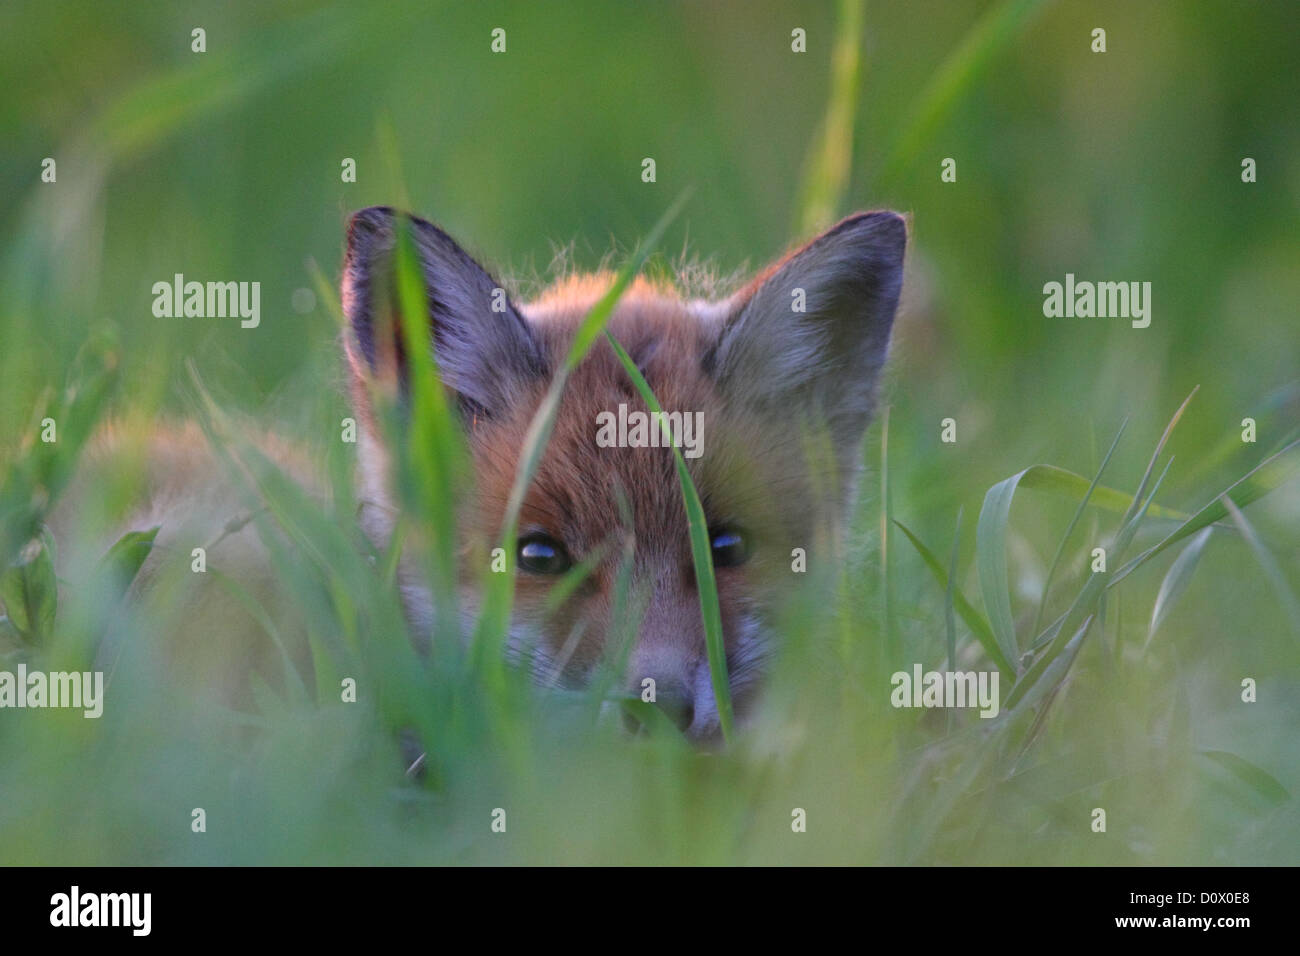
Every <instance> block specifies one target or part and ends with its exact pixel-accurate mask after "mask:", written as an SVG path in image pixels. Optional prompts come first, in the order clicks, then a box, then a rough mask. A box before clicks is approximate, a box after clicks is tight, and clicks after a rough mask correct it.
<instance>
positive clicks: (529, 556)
mask: <svg viewBox="0 0 1300 956" xmlns="http://www.w3.org/2000/svg"><path fill="white" fill-rule="evenodd" d="M572 564H573V562H572V561H570V560H569V552H567V551H565V550H564V545H562V544H560V542H558V541H556V540H555V539H554V538H552V537H551V536H550V535H548V534H541V533H540V532H539V533H536V534H530V535H528V536H527V537H524V538H520V539H519V566H520V567H521V568H523V569H524V570H525V571H531V572H532V573H533V574H563V573H564V572H565V571H567V570H569V567H570V566H571V565H572Z"/></svg>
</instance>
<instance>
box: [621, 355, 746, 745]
mask: <svg viewBox="0 0 1300 956" xmlns="http://www.w3.org/2000/svg"><path fill="white" fill-rule="evenodd" d="M605 338H606V339H607V340H608V341H609V344H610V345H611V346H613V349H614V354H615V355H617V356H618V359H619V361H620V362H622V363H623V368H624V369H625V370H626V371H627V374H628V376H629V377H630V378H631V379H632V383H633V384H634V385H635V386H636V390H637V392H639V393H640V395H641V400H642V401H643V402H645V403H646V405H647V406H648V407H649V409H650V411H651V413H652V415H654V416H658V417H657V421H658V422H659V424H660V426H661V427H662V428H663V430H664V434H665V436H666V437H667V439H668V446H669V447H670V448H671V449H672V452H673V461H674V463H675V464H676V466H677V480H678V482H679V483H680V484H681V488H682V503H683V504H684V506H685V508H686V521H687V524H688V526H689V529H690V535H691V559H692V561H693V563H694V564H695V585H696V590H697V591H698V592H699V595H700V614H701V615H702V616H703V618H704V644H705V648H706V650H707V652H708V657H709V676H710V677H711V678H712V682H713V696H714V699H715V700H716V701H717V705H718V723H719V724H720V725H721V727H722V737H723V739H724V740H726V741H728V742H730V741H731V735H732V731H731V728H732V720H733V718H732V713H731V681H730V680H729V678H728V677H727V654H726V649H725V646H724V644H723V638H722V606H721V604H720V603H719V602H718V582H717V579H716V578H715V576H714V573H713V548H712V545H711V543H710V541H709V525H708V520H707V518H706V517H705V515H704V504H703V503H702V502H701V501H700V494H699V491H698V490H697V489H696V487H695V482H694V481H692V480H691V474H690V472H689V471H687V469H686V459H685V458H683V457H682V451H681V449H680V448H678V447H677V445H676V444H674V443H673V440H672V430H671V429H670V428H669V426H668V422H667V419H666V418H665V417H663V415H662V412H663V408H662V407H661V406H660V404H659V400H658V399H657V398H655V394H654V392H653V391H651V389H650V385H649V383H648V382H646V380H645V377H644V376H643V375H642V374H641V370H640V369H638V368H637V367H636V362H634V361H632V357H631V356H630V355H628V354H627V352H625V351H624V350H623V346H621V345H619V344H618V341H617V340H616V339H615V338H614V336H613V335H611V334H610V333H609V331H608V330H606V332H605Z"/></svg>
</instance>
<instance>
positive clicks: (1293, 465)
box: [1109, 439, 1300, 587]
mask: <svg viewBox="0 0 1300 956" xmlns="http://www.w3.org/2000/svg"><path fill="white" fill-rule="evenodd" d="M1298 449H1300V439H1297V440H1296V441H1293V442H1291V444H1289V445H1287V446H1286V447H1284V448H1282V449H1280V450H1278V451H1277V452H1275V453H1274V454H1272V455H1269V456H1268V457H1267V458H1265V459H1264V460H1263V461H1262V462H1260V463H1259V464H1258V465H1256V466H1255V467H1254V468H1252V469H1251V470H1250V471H1248V472H1246V474H1244V475H1242V477H1240V478H1238V479H1237V480H1236V481H1234V482H1233V483H1232V484H1231V485H1229V486H1228V487H1227V488H1226V489H1225V490H1223V491H1222V492H1220V493H1219V494H1217V495H1215V496H1214V498H1213V500H1211V501H1210V502H1209V503H1208V504H1207V505H1205V507H1203V508H1201V510H1199V511H1197V512H1196V513H1195V514H1193V515H1192V516H1191V517H1190V518H1188V519H1187V520H1186V521H1185V522H1183V524H1182V525H1180V526H1179V527H1178V528H1176V529H1175V530H1174V531H1173V532H1172V533H1170V534H1169V535H1168V537H1166V538H1164V539H1163V540H1161V541H1160V542H1159V543H1158V544H1156V545H1154V546H1152V547H1150V548H1148V549H1147V550H1146V551H1143V552H1142V553H1141V554H1139V555H1138V556H1137V557H1135V558H1134V559H1133V560H1131V561H1129V562H1128V563H1127V564H1125V565H1124V566H1123V567H1122V568H1120V569H1119V570H1118V571H1116V572H1115V574H1114V575H1113V576H1112V577H1111V582H1110V585H1109V586H1110V587H1114V586H1115V585H1116V584H1118V583H1119V582H1120V581H1122V580H1124V578H1126V577H1128V576H1129V575H1130V574H1132V573H1133V572H1134V571H1136V570H1137V569H1138V568H1140V567H1141V566H1142V565H1144V564H1146V562H1148V561H1150V560H1151V559H1152V558H1154V557H1155V556H1156V555H1158V554H1160V552H1162V551H1164V550H1165V549H1166V548H1168V547H1170V546H1171V545H1174V544H1177V543H1178V542H1179V541H1181V540H1183V538H1186V537H1187V536H1188V535H1193V534H1196V532H1198V531H1200V530H1201V529H1202V528H1205V527H1208V526H1209V525H1212V524H1214V523H1215V522H1217V521H1219V520H1220V519H1222V518H1224V517H1227V515H1228V509H1227V508H1226V507H1224V504H1223V500H1222V499H1223V498H1225V497H1228V498H1231V499H1232V502H1233V504H1235V505H1236V506H1237V507H1238V508H1244V507H1245V506H1246V505H1248V504H1250V503H1251V502H1252V501H1257V500H1259V499H1260V498H1262V497H1264V495H1266V494H1268V493H1269V492H1270V491H1272V490H1273V489H1275V488H1277V487H1278V486H1279V485H1282V484H1284V483H1285V482H1286V481H1288V480H1289V479H1290V478H1291V477H1292V476H1293V475H1294V474H1295V473H1296V472H1297V471H1300V455H1296V454H1292V453H1293V452H1295V451H1297V450H1298Z"/></svg>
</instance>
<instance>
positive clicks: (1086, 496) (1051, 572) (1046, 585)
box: [1029, 418, 1128, 634]
mask: <svg viewBox="0 0 1300 956" xmlns="http://www.w3.org/2000/svg"><path fill="white" fill-rule="evenodd" d="M1127 427H1128V419H1127V418H1126V419H1124V421H1123V422H1121V423H1120V426H1119V431H1117V432H1116V433H1115V438H1114V440H1113V441H1112V442H1111V443H1110V448H1109V449H1108V450H1107V451H1106V454H1105V456H1104V457H1103V458H1102V460H1101V465H1100V466H1099V467H1098V468H1097V473H1096V474H1095V475H1093V476H1092V483H1091V484H1089V485H1088V490H1087V491H1085V492H1084V493H1083V498H1082V499H1080V501H1079V507H1078V508H1076V509H1075V511H1074V517H1073V518H1071V519H1070V523H1069V525H1067V526H1066V529H1065V534H1063V535H1061V543H1060V544H1058V545H1057V546H1056V554H1054V555H1053V556H1052V563H1051V564H1050V565H1048V567H1047V577H1046V579H1045V580H1044V581H1043V596H1042V599H1041V600H1039V602H1038V613H1037V614H1035V615H1034V626H1033V627H1032V628H1030V630H1029V633H1030V634H1037V633H1038V626H1039V625H1040V624H1041V623H1042V621H1043V611H1044V609H1045V608H1046V607H1047V599H1048V597H1049V596H1050V594H1051V590H1052V580H1053V578H1055V577H1056V569H1057V568H1058V567H1059V566H1060V564H1061V557H1062V555H1064V554H1065V546H1066V545H1067V544H1068V543H1069V541H1070V536H1071V535H1072V534H1074V529H1075V527H1076V526H1077V525H1078V524H1079V519H1080V518H1082V517H1083V512H1084V510H1085V509H1086V508H1087V507H1088V502H1089V501H1091V500H1092V495H1093V492H1095V491H1096V490H1097V484H1098V482H1100V481H1101V476H1102V474H1103V473H1104V472H1105V471H1106V466H1107V465H1108V464H1109V463H1110V458H1111V455H1113V454H1115V449H1116V448H1117V447H1118V446H1119V440H1120V438H1122V437H1123V435H1124V429H1125V428H1127Z"/></svg>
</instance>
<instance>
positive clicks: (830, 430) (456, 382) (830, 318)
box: [342, 208, 907, 739]
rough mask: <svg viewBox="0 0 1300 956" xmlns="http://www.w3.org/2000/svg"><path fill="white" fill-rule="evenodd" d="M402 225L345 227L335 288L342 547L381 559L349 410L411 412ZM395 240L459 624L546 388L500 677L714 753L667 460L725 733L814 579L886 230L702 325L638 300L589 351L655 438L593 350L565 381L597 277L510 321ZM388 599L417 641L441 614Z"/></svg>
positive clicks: (568, 286)
mask: <svg viewBox="0 0 1300 956" xmlns="http://www.w3.org/2000/svg"><path fill="white" fill-rule="evenodd" d="M400 225H401V223H400V221H399V219H398V214H396V213H394V212H393V211H392V210H389V209H382V208H376V209H368V210H364V211H362V212H360V213H358V214H357V215H356V216H354V217H353V219H352V221H351V223H350V226H349V230H348V249H347V255H346V259H345V263H344V270H343V295H342V301H343V307H344V311H345V313H346V315H347V319H348V326H347V330H346V333H345V340H344V343H345V351H346V355H347V358H348V362H349V365H350V368H351V375H352V394H353V401H354V405H355V407H356V409H357V412H358V415H357V419H358V423H359V425H360V428H361V431H362V432H363V437H362V440H361V441H360V442H359V444H358V448H359V450H360V452H359V453H360V459H361V460H360V462H359V471H360V479H361V480H360V487H361V491H362V495H363V499H364V500H363V506H364V505H369V506H371V513H372V514H373V517H372V518H371V519H370V520H369V521H368V522H366V521H363V523H365V524H366V528H367V533H368V534H370V536H371V537H372V538H373V539H374V540H375V542H376V544H377V545H378V546H380V547H386V546H387V545H388V541H389V538H390V537H391V535H392V533H393V528H394V524H395V520H396V519H395V515H396V514H397V512H398V510H399V509H398V507H397V506H396V505H395V504H394V502H395V500H396V496H395V495H394V493H393V489H394V480H393V475H392V474H390V470H391V469H390V463H391V461H392V459H393V456H392V455H391V454H389V452H388V450H387V449H386V447H385V440H386V436H387V432H386V431H385V430H384V429H381V428H380V427H379V426H378V424H377V422H376V419H375V414H374V411H373V409H372V408H371V404H370V396H371V394H372V390H373V389H374V387H375V386H376V385H378V386H380V387H381V388H382V389H383V390H384V392H385V393H386V394H395V395H399V396H401V400H402V401H406V402H409V401H411V397H410V389H408V388H406V387H405V386H406V374H407V370H406V362H405V352H404V342H403V340H402V339H401V338H400V337H399V333H398V331H397V330H398V328H399V326H400V322H398V321H396V320H395V315H394V303H395V302H396V301H397V297H396V296H395V295H394V294H393V288H394V284H395V283H394V269H393V261H392V260H393V251H394V247H395V245H396V239H395V236H396V231H397V229H398V228H399V226H400ZM409 226H410V230H411V235H412V238H413V239H414V246H415V251H416V254H417V256H418V260H419V263H420V266H421V268H422V270H423V274H424V281H425V286H426V289H425V291H426V293H427V296H426V298H427V302H428V305H429V315H428V316H427V321H428V323H429V327H430V331H431V341H432V346H433V349H434V352H435V355H436V359H437V367H438V371H439V374H440V376H441V379H442V383H443V385H444V386H445V389H446V392H447V395H448V397H449V399H450V400H451V403H452V405H453V407H454V408H455V409H456V410H457V412H458V414H459V417H460V421H461V425H462V427H463V429H464V436H465V439H466V445H467V449H468V453H469V458H470V463H471V466H472V471H473V474H472V479H471V481H470V482H469V487H468V489H467V493H466V495H465V497H464V500H463V501H461V502H460V503H459V507H460V510H461V513H460V514H459V515H458V533H459V534H460V535H461V536H462V541H461V542H460V549H459V551H460V554H461V555H462V556H463V557H464V558H465V564H464V566H463V567H462V568H461V585H462V588H463V589H464V591H465V592H466V593H467V594H468V595H470V597H469V600H468V604H469V605H470V610H471V611H472V610H473V605H474V604H475V601H474V598H473V594H474V592H475V589H476V588H477V587H479V586H481V582H482V580H483V572H484V568H483V567H476V566H473V565H474V564H475V562H476V561H477V560H478V559H477V558H475V557H473V556H475V555H485V554H487V553H488V551H489V550H490V547H491V544H492V543H494V542H495V541H497V539H498V536H499V535H500V533H501V529H502V528H503V527H505V523H506V505H507V501H508V500H509V499H510V497H511V493H512V488H513V484H514V481H515V477H516V475H517V473H518V471H519V467H520V460H519V459H520V454H521V450H522V449H523V448H525V447H526V445H527V442H528V436H529V434H530V428H531V427H532V424H533V422H534V419H535V418H536V416H537V414H538V411H539V409H540V408H541V407H542V403H543V401H544V400H545V398H546V395H547V392H548V389H549V388H550V386H551V382H552V380H553V377H554V376H555V375H556V374H557V372H558V371H559V370H561V369H564V370H565V371H564V374H565V375H566V376H567V378H566V379H565V380H564V381H565V387H564V390H563V392H562V394H561V398H560V403H559V406H558V411H557V412H556V414H555V418H554V422H553V427H552V429H551V433H550V435H549V438H548V441H547V443H546V445H545V447H544V450H543V452H542V454H541V457H540V458H539V459H538V461H537V463H536V467H535V470H534V471H533V477H532V480H531V482H530V484H529V487H528V489H527V491H526V493H525V496H524V498H523V501H522V504H521V506H520V508H519V512H518V528H519V536H518V538H517V540H516V541H515V542H514V547H515V549H516V553H515V555H514V557H515V562H514V563H515V567H516V569H517V570H516V572H515V580H514V588H515V596H514V601H513V604H512V609H513V610H512V614H513V617H512V620H511V623H510V633H509V640H508V643H507V652H508V654H509V656H510V658H511V659H512V660H513V661H515V662H516V663H518V664H520V665H521V666H526V667H529V668H530V670H531V673H532V674H533V676H534V677H535V679H537V680H538V681H539V682H540V683H544V684H553V685H567V686H573V685H582V684H586V683H589V682H591V681H593V680H595V679H596V678H597V676H598V675H602V679H603V680H608V681H609V685H610V687H611V689H612V690H615V691H616V692H617V690H618V688H620V687H621V688H622V690H623V691H625V692H626V694H628V695H629V696H631V695H634V696H636V697H638V698H640V699H642V700H645V701H647V702H653V703H655V704H656V705H657V706H658V707H659V708H660V709H661V710H663V711H664V712H665V713H666V714H668V715H669V716H670V718H671V719H672V720H673V721H674V722H675V723H676V724H677V725H678V726H679V727H680V728H681V729H682V730H683V731H685V732H686V733H687V734H688V735H689V736H691V737H693V738H696V739H704V738H708V737H710V736H712V735H714V734H715V733H716V732H717V731H718V727H719V719H720V718H719V703H718V699H717V695H716V693H715V682H716V681H721V680H722V679H723V678H722V675H721V674H720V673H719V674H715V673H714V668H712V667H711V666H710V660H709V654H708V648H707V647H706V643H705V631H704V626H703V621H702V615H701V601H700V590H699V588H700V580H701V579H699V578H697V569H696V560H697V555H696V554H695V553H694V552H693V551H692V545H691V536H690V528H689V525H688V522H687V519H686V513H685V509H684V502H683V491H682V486H681V484H680V483H679V476H678V473H677V470H676V469H677V465H676V458H675V454H676V453H679V452H683V451H685V452H686V453H685V454H683V458H682V461H683V463H684V467H685V468H686V471H687V473H688V475H689V477H690V481H691V483H692V484H693V485H694V487H695V489H696V491H697V492H698V495H699V499H700V503H701V505H702V506H703V509H704V511H705V520H706V522H707V530H708V555H709V563H710V565H711V571H712V581H713V583H711V584H709V589H710V590H714V589H716V594H717V599H718V605H719V609H720V613H721V619H722V631H723V635H722V637H723V640H722V644H723V648H722V650H723V653H722V655H721V657H722V658H724V659H725V670H726V678H725V680H726V685H725V686H726V687H727V690H728V696H729V697H730V698H732V701H733V704H734V706H735V711H736V713H737V715H738V716H741V717H743V716H744V715H745V713H746V712H747V711H748V710H749V709H750V706H751V704H752V701H753V700H754V699H755V697H756V695H757V692H758V690H759V688H760V686H761V677H762V674H763V672H764V670H765V668H766V665H767V663H768V661H769V660H770V658H771V656H772V653H773V646H774V641H773V637H772V629H771V627H770V626H769V624H768V622H770V621H772V620H773V619H774V618H775V616H776V613H777V611H778V610H779V608H780V606H781V604H782V601H783V598H785V597H786V596H788V595H789V594H790V593H791V592H792V591H793V590H794V589H795V588H796V586H797V585H798V584H799V582H800V580H801V577H802V575H803V572H804V570H805V569H806V567H807V566H808V564H809V563H810V562H812V563H816V562H820V563H821V564H822V566H830V565H831V564H833V563H834V560H835V556H834V554H833V548H832V547H831V546H830V545H829V544H828V542H834V541H835V540H837V535H836V533H835V529H836V528H837V527H838V526H840V525H842V524H843V522H844V521H845V519H846V514H847V509H848V508H849V506H850V504H851V502H852V500H853V495H854V489H855V487H856V478H857V473H858V470H859V468H860V465H861V457H862V456H861V443H862V437H863V434H864V432H865V430H866V427H867V425H868V423H869V422H870V420H871V417H872V414H873V411H874V406H875V401H876V383H877V380H878V378H879V373H880V370H881V367H882V366H883V364H884V361H885V357H886V353H887V351H888V346H889V341H890V332H891V328H892V324H893V318H894V313H895V310H896V308H897V304H898V297H899V291H900V287H901V282H902V265H903V255H904V249H905V246H906V238H907V232H906V227H905V225H904V222H903V219H902V217H900V216H898V215H897V214H895V213H890V212H874V213H864V214H859V215H857V216H852V217H849V218H848V219H845V220H844V221H843V222H841V223H839V224H838V225H836V226H835V227H833V228H831V229H830V230H828V231H827V232H825V233H824V234H822V235H821V236H819V237H817V238H816V239H814V240H812V241H811V242H809V243H807V244H806V245H804V246H802V247H800V248H798V249H796V250H795V251H793V252H791V253H790V254H789V255H787V256H785V257H784V258H782V259H780V260H778V261H777V262H775V263H773V264H772V265H771V266H770V267H768V268H767V269H766V270H764V271H763V272H762V273H760V275H759V276H758V277H757V278H755V279H754V280H753V281H752V282H750V283H749V284H748V285H746V286H744V287H742V288H741V289H739V290H738V291H737V292H735V293H734V294H733V295H731V296H730V297H728V298H726V299H723V300H719V301H704V300H701V299H693V298H687V297H685V296H684V295H683V294H681V293H680V292H679V291H678V290H677V289H675V288H674V287H672V286H671V285H669V284H665V283H656V282H651V281H648V280H645V279H637V280H635V281H634V282H633V283H632V284H631V285H630V286H628V287H627V288H626V289H625V290H624V292H623V294H622V296H621V297H620V298H619V299H618V301H617V304H616V306H615V308H614V311H613V313H612V314H611V315H610V317H609V320H608V324H607V326H606V329H607V331H608V332H609V334H610V335H611V336H612V337H613V339H614V340H615V341H616V342H617V343H619V345H620V347H621V348H622V349H623V351H624V352H625V353H626V354H627V355H628V356H630V357H631V359H632V361H633V362H634V363H635V364H636V367H637V370H638V371H639V373H640V375H641V377H643V378H644V379H645V381H646V383H647V384H648V385H649V386H650V388H651V390H652V391H653V392H654V395H655V397H656V398H657V400H658V404H659V406H660V409H661V411H657V412H655V413H654V414H655V415H659V416H662V417H661V418H659V419H655V418H654V417H653V416H652V415H651V413H650V409H648V408H647V407H646V406H645V404H644V402H643V401H642V399H641V396H640V393H639V391H638V390H637V388H636V387H635V386H634V384H633V382H632V381H631V379H630V378H629V373H628V370H627V368H626V367H625V366H624V365H623V363H622V360H621V359H620V357H619V356H618V354H617V353H616V352H615V350H614V347H613V346H612V345H611V344H610V343H609V342H608V341H605V340H604V339H599V340H597V341H596V342H595V343H594V345H592V347H591V348H590V349H589V351H588V352H587V353H586V356H585V358H583V359H582V361H581V362H579V363H578V364H577V365H576V367H572V368H569V367H567V365H566V361H567V356H568V354H569V352H570V350H571V348H572V346H573V343H574V340H575V336H576V335H577V333H578V329H579V326H580V325H581V324H582V321H583V319H584V318H585V317H586V316H587V315H588V313H589V312H590V310H591V309H592V308H593V307H594V306H595V305H596V303H597V302H598V301H600V299H601V298H602V297H603V296H604V295H605V294H606V292H607V291H608V290H609V288H610V286H611V284H612V283H613V281H614V277H613V276H612V275H609V274H603V273H601V274H595V275H586V276H572V277H569V278H568V279H565V280H562V281H561V282H559V283H558V284H556V285H555V286H553V287H551V288H550V289H548V290H547V291H546V292H544V293H543V294H542V295H541V296H540V297H538V298H537V299H535V300H534V301H532V302H528V303H516V302H514V301H512V300H511V299H510V298H509V297H508V296H507V295H506V294H505V292H504V290H503V288H502V286H501V284H500V283H498V282H497V281H496V280H495V279H494V278H492V277H491V276H490V275H489V273H488V272H487V271H486V270H485V269H483V267H482V266H480V265H479V264H478V263H477V262H475V260H474V259H473V258H472V257H470V256H469V255H468V254H467V253H466V252H465V251H464V250H463V249H461V247H460V246H459V245H457V244H456V243H455V242H454V241H453V240H452V239H451V238H450V237H449V236H447V235H446V233H444V232H442V231H441V230H440V229H438V228H437V227H435V226H433V225H431V224H429V223H427V222H424V221H423V220H419V219H410V220H409ZM647 423H649V424H647ZM661 437H662V439H663V440H662V441H661V440H660V438H661ZM678 438H680V439H681V441H678V440H677V439H678ZM674 445H676V446H677V447H676V448H674V447H673V446H674ZM403 581H404V589H403V593H404V597H405V599H406V607H407V613H408V616H409V617H410V618H411V620H412V623H413V625H414V626H415V630H416V631H417V633H418V632H421V631H423V632H426V633H427V631H428V630H429V629H430V626H431V623H432V621H433V619H434V618H435V617H436V615H437V614H438V609H437V608H436V607H434V605H433V601H432V599H431V597H430V595H429V592H428V589H427V588H424V587H422V586H421V585H420V583H419V581H418V578H416V577H414V576H413V575H412V574H411V573H409V572H408V573H407V574H406V575H405V576H404V578H403ZM561 582H564V583H563V584H561ZM462 610H464V606H462ZM723 663H724V662H723V661H715V664H718V665H722V664H723ZM719 669H721V668H720V667H719Z"/></svg>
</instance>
